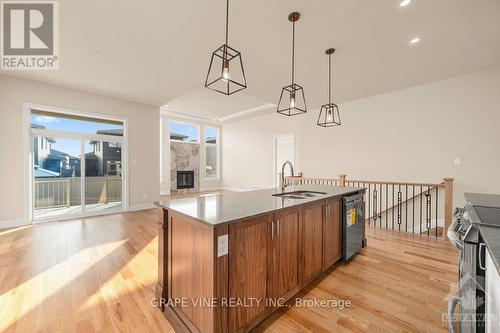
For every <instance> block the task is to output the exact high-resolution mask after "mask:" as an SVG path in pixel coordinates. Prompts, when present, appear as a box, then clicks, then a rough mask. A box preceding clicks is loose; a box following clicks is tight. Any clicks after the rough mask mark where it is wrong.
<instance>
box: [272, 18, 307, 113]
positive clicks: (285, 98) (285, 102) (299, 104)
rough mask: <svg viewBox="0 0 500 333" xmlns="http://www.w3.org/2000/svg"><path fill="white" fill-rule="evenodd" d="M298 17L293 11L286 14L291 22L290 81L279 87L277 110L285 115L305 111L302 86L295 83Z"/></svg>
mask: <svg viewBox="0 0 500 333" xmlns="http://www.w3.org/2000/svg"><path fill="white" fill-rule="evenodd" d="M299 18H300V14H299V13H297V12H293V13H291V14H290V15H288V20H289V21H290V22H292V83H291V84H290V85H288V86H285V87H283V89H281V95H280V99H279V102H278V109H277V112H278V113H280V114H282V115H285V116H295V115H298V114H303V113H306V112H307V105H306V97H305V94H304V88H303V87H302V86H300V85H298V84H296V83H295V22H297V21H298V20H299Z"/></svg>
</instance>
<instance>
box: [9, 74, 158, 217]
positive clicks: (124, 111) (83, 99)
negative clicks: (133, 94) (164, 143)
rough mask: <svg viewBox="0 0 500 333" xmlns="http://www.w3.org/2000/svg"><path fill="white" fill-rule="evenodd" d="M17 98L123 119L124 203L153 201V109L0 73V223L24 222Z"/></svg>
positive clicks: (155, 137)
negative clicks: (126, 127) (125, 130)
mask: <svg viewBox="0 0 500 333" xmlns="http://www.w3.org/2000/svg"><path fill="white" fill-rule="evenodd" d="M23 102H29V103H36V104H42V105H48V106H55V107H62V108H68V109H75V110H80V111H86V112H91V113H98V114H104V115H106V114H108V115H118V116H122V117H127V118H128V121H129V147H128V150H129V205H130V206H132V208H134V206H135V207H141V206H143V205H147V204H151V203H152V202H153V201H154V200H157V199H158V197H159V184H158V178H159V167H158V165H159V157H158V155H159V154H158V150H159V142H158V133H159V129H158V127H159V125H158V123H159V121H158V117H159V108H158V107H153V106H147V105H142V104H137V103H132V102H128V101H125V100H120V99H115V98H109V97H104V96H100V95H95V94H90V93H85V92H82V91H78V90H72V89H66V88H62V87H58V86H53V85H49V84H44V83H39V82H34V81H29V80H23V79H17V78H13V77H9V76H5V75H0V115H1V118H0V142H1V144H0V227H1V226H6V225H9V224H10V225H12V224H14V223H15V224H19V223H25V222H26V220H25V219H26V216H25V205H26V203H27V202H26V200H25V193H24V182H25V179H24V178H25V177H24V170H23V167H24V161H25V159H24V155H23V139H24V138H23V130H22V128H23V127H22V122H23Z"/></svg>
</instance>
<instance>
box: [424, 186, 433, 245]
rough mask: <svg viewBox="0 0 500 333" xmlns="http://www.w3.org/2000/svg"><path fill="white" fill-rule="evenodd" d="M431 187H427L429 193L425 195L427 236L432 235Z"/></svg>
mask: <svg viewBox="0 0 500 333" xmlns="http://www.w3.org/2000/svg"><path fill="white" fill-rule="evenodd" d="M429 190H430V189H429V187H427V193H426V194H425V197H426V215H425V216H426V221H425V227H426V228H427V236H429V235H430V231H431V218H432V216H431V214H432V197H431V194H430V191H429Z"/></svg>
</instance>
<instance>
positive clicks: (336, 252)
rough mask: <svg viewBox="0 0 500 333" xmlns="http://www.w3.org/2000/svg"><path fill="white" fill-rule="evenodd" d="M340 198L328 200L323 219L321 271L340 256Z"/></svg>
mask: <svg viewBox="0 0 500 333" xmlns="http://www.w3.org/2000/svg"><path fill="white" fill-rule="evenodd" d="M340 203H341V200H340V199H334V200H328V201H327V202H326V204H325V206H324V207H325V208H324V212H323V214H324V219H323V271H325V270H327V269H328V268H329V267H330V266H331V265H333V264H334V263H336V262H337V261H338V260H340V258H342V221H341V209H342V208H341V205H340Z"/></svg>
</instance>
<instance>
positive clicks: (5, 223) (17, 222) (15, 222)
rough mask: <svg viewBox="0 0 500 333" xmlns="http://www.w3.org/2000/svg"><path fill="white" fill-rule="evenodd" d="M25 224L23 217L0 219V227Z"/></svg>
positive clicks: (13, 226)
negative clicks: (18, 218)
mask: <svg viewBox="0 0 500 333" xmlns="http://www.w3.org/2000/svg"><path fill="white" fill-rule="evenodd" d="M25 225H27V223H26V221H25V220H24V219H20V220H4V221H0V229H6V228H15V227H22V226H25Z"/></svg>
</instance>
